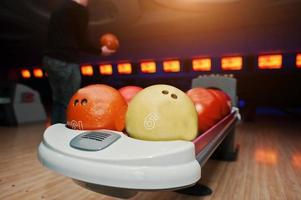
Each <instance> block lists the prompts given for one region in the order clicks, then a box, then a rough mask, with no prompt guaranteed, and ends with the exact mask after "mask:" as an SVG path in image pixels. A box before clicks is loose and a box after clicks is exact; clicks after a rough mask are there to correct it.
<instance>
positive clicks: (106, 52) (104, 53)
mask: <svg viewBox="0 0 301 200" xmlns="http://www.w3.org/2000/svg"><path fill="white" fill-rule="evenodd" d="M115 52H116V51H114V50H111V49H108V47H107V46H102V47H101V55H102V56H109V55H112V54H113V53H115Z"/></svg>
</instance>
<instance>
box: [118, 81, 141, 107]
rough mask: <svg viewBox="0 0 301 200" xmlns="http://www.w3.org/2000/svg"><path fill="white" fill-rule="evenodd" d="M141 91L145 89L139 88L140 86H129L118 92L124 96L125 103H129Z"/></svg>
mask: <svg viewBox="0 0 301 200" xmlns="http://www.w3.org/2000/svg"><path fill="white" fill-rule="evenodd" d="M141 90H143V88H141V87H138V86H132V85H129V86H125V87H122V88H120V89H119V90H118V91H119V92H120V94H121V95H122V96H123V98H124V99H125V101H126V102H127V103H129V102H130V101H131V100H132V98H133V97H134V96H135V95H136V94H137V93H138V92H140V91H141Z"/></svg>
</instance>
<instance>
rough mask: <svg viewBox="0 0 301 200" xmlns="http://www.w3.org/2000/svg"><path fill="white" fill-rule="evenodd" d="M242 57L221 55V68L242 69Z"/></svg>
mask: <svg viewBox="0 0 301 200" xmlns="http://www.w3.org/2000/svg"><path fill="white" fill-rule="evenodd" d="M242 64H243V63H242V57H241V56H235V57H223V58H222V69H223V70H241V69H242Z"/></svg>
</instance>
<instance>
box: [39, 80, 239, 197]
mask: <svg viewBox="0 0 301 200" xmlns="http://www.w3.org/2000/svg"><path fill="white" fill-rule="evenodd" d="M199 86H201V87H206V88H209V87H210V88H218V89H221V90H223V91H224V92H226V93H227V94H228V95H229V96H230V97H231V98H232V105H234V107H233V109H232V111H231V113H230V114H229V115H227V116H225V117H224V118H223V119H221V120H220V121H219V122H218V123H217V124H215V125H214V126H213V127H211V128H210V129H209V130H207V131H206V132H205V133H203V134H201V135H200V136H198V137H197V138H196V139H195V140H193V141H143V140H137V139H133V138H130V137H128V136H127V135H125V134H122V133H118V132H116V131H111V130H98V131H83V130H72V129H69V128H67V127H66V126H65V124H56V125H53V126H51V127H49V128H47V129H46V131H45V132H44V136H43V141H42V142H41V144H40V145H39V148H38V158H39V161H40V162H41V163H42V164H43V165H44V166H45V167H47V168H49V169H51V170H53V171H55V172H57V173H60V174H62V175H64V176H67V177H70V178H72V179H73V180H74V181H75V182H76V183H77V184H79V185H81V186H82V187H84V188H87V189H89V190H92V191H95V192H98V193H102V194H106V195H110V196H114V197H119V198H130V197H133V196H135V195H136V194H137V192H139V191H159V190H175V191H177V192H181V193H184V194H191V195H207V194H210V193H211V190H210V189H209V188H207V187H206V186H201V185H198V184H196V183H197V182H198V180H199V179H200V178H201V169H202V167H203V166H204V165H205V163H206V161H207V160H208V159H209V158H210V156H212V155H213V156H214V157H215V158H217V159H223V160H235V159H236V155H237V148H236V147H235V143H234V139H235V137H234V136H235V124H236V122H237V120H238V119H239V113H238V110H237V109H236V108H235V105H236V80H235V79H234V78H230V77H217V76H204V77H203V76H201V77H198V78H196V79H194V80H193V81H192V87H199Z"/></svg>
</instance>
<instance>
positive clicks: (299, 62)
mask: <svg viewBox="0 0 301 200" xmlns="http://www.w3.org/2000/svg"><path fill="white" fill-rule="evenodd" d="M296 66H297V67H298V68H301V53H299V54H297V57H296Z"/></svg>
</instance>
